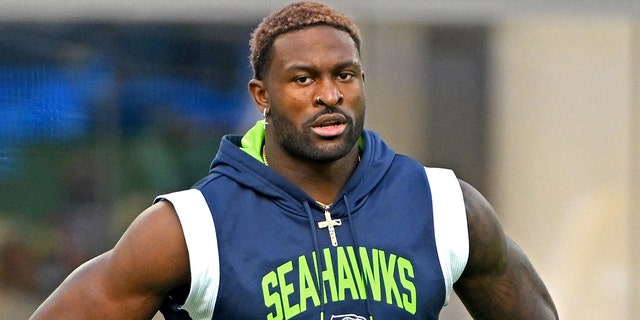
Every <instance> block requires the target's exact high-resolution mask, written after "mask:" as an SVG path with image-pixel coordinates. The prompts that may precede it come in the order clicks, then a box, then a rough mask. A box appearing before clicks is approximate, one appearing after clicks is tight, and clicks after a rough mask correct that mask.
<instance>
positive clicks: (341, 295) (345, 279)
mask: <svg viewBox="0 0 640 320" xmlns="http://www.w3.org/2000/svg"><path fill="white" fill-rule="evenodd" d="M337 253H338V287H339V291H338V299H339V300H340V301H344V300H345V298H346V295H347V292H346V291H347V290H349V291H351V299H353V300H356V299H358V291H357V290H356V283H355V280H354V279H353V274H352V273H351V266H350V265H349V260H347V255H346V253H345V252H344V247H338V248H337Z"/></svg>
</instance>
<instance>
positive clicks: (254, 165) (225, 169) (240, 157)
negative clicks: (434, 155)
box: [210, 124, 395, 217]
mask: <svg viewBox="0 0 640 320" xmlns="http://www.w3.org/2000/svg"><path fill="white" fill-rule="evenodd" d="M255 130H264V129H262V125H260V124H259V125H256V126H255V127H254V128H253V129H251V131H255ZM251 131H250V132H249V133H248V135H249V134H251ZM253 136H254V137H255V136H258V139H264V131H262V132H258V134H257V135H256V134H255V132H254V134H253ZM253 140H254V141H253V143H254V144H260V146H258V148H260V147H261V143H256V141H255V140H256V139H253ZM243 143H244V144H245V145H243ZM246 144H247V139H244V140H243V137H242V136H240V135H227V136H224V137H223V138H222V142H221V144H220V148H219V150H218V153H217V155H216V157H215V159H214V160H213V162H212V164H211V169H210V172H211V173H212V174H216V175H223V176H226V177H227V178H229V179H231V180H233V181H236V182H237V183H238V184H240V185H242V186H244V187H246V188H250V189H253V190H255V192H257V193H259V194H262V195H264V196H265V197H268V198H270V199H271V200H272V201H273V202H274V203H277V205H278V206H279V207H281V208H283V209H284V210H285V211H287V212H290V213H291V214H296V215H300V216H306V215H305V212H304V203H305V202H308V203H309V204H311V205H316V203H315V200H314V199H313V198H311V197H310V196H309V195H307V194H306V193H305V192H304V191H302V189H300V188H299V187H297V186H296V185H294V184H293V183H291V182H289V181H288V180H287V179H285V178H284V177H283V176H281V175H280V174H279V173H277V172H276V171H274V170H272V169H271V168H269V167H267V166H265V165H264V164H263V163H262V161H261V159H260V157H259V156H257V155H256V152H255V151H254V152H250V151H247V150H246V149H247V146H246ZM360 145H361V148H362V155H361V157H360V163H359V164H358V166H357V167H356V169H355V171H354V172H353V174H352V175H351V177H350V178H349V180H348V181H347V183H346V184H345V186H344V187H343V189H342V190H341V192H340V193H339V194H338V196H337V197H336V199H334V203H333V205H332V208H333V210H332V212H334V213H344V212H346V210H345V208H346V207H347V206H348V208H349V209H350V211H352V212H353V213H356V212H357V211H358V209H359V208H360V207H361V206H362V205H363V204H364V202H365V201H366V198H367V195H368V194H369V193H370V191H371V190H372V189H373V188H375V187H376V186H377V185H378V183H379V182H380V180H381V179H382V177H383V176H384V175H385V174H386V172H387V171H388V170H389V167H390V166H391V163H392V162H393V159H394V157H395V152H394V151H393V150H391V149H390V148H389V147H388V146H387V145H386V144H385V143H384V142H383V141H382V140H381V139H380V137H379V136H378V135H377V134H376V133H374V132H372V131H368V130H363V132H362V138H361V144H360ZM254 149H255V146H254ZM258 150H259V149H258ZM345 201H349V203H348V204H347V203H345ZM343 215H346V213H344V214H343ZM336 217H340V216H339V215H337V216H336Z"/></svg>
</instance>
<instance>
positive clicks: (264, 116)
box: [262, 108, 269, 128]
mask: <svg viewBox="0 0 640 320" xmlns="http://www.w3.org/2000/svg"><path fill="white" fill-rule="evenodd" d="M268 110H269V108H264V109H262V118H263V119H262V120H264V127H265V128H267V125H268V124H269V122H267V112H268Z"/></svg>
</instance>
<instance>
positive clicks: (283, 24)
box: [249, 1, 360, 79]
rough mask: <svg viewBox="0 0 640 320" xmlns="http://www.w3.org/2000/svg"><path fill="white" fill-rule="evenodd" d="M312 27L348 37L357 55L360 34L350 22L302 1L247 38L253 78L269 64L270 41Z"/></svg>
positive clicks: (275, 14)
mask: <svg viewBox="0 0 640 320" xmlns="http://www.w3.org/2000/svg"><path fill="white" fill-rule="evenodd" d="M316 25H328V26H331V27H334V28H336V29H339V30H342V31H345V32H346V33H348V34H349V36H351V39H353V42H354V43H355V45H356V49H357V50H358V53H360V31H359V30H358V27H357V26H356V25H355V24H354V23H353V21H352V20H351V18H349V17H347V16H346V15H344V14H343V13H341V12H339V11H337V10H335V9H333V8H331V7H329V6H327V5H324V4H321V3H318V2H312V1H302V2H297V3H292V4H290V5H287V6H285V7H283V8H281V9H279V10H277V11H274V12H273V13H271V14H270V15H269V16H267V17H265V18H264V19H263V20H262V22H261V23H260V24H259V25H258V27H256V29H255V30H254V31H253V33H252V34H251V40H249V46H250V49H251V56H250V58H249V60H250V62H251V67H252V68H253V75H254V77H255V78H256V79H262V77H263V76H264V72H265V69H266V68H267V64H268V63H269V61H270V55H271V47H272V46H273V42H274V40H275V39H276V38H277V37H278V36H280V35H282V34H284V33H287V32H291V31H296V30H301V29H304V28H308V27H311V26H316Z"/></svg>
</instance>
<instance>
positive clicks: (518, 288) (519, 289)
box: [454, 182, 558, 320]
mask: <svg viewBox="0 0 640 320" xmlns="http://www.w3.org/2000/svg"><path fill="white" fill-rule="evenodd" d="M461 187H462V192H463V195H464V200H465V205H466V209H467V223H468V225H469V251H470V252H469V261H468V263H467V267H466V268H465V270H464V272H463V274H462V276H461V278H460V279H459V280H458V282H456V284H455V285H454V289H455V291H456V293H457V295H458V296H459V297H460V299H461V300H462V302H463V304H464V305H465V307H466V308H467V310H468V311H469V313H470V314H471V316H472V317H473V318H474V319H493V320H497V319H536V320H542V319H558V314H557V311H556V308H555V306H554V303H553V301H552V299H551V296H550V295H549V292H548V291H547V288H546V287H545V285H544V283H543V282H542V280H541V279H540V277H539V276H538V274H537V272H536V270H535V269H534V267H533V266H532V265H531V263H530V262H529V260H528V258H527V256H526V255H525V253H524V252H523V251H522V249H520V247H518V245H517V244H516V243H515V242H514V241H513V240H511V239H510V238H509V237H507V236H506V235H505V233H504V231H503V230H502V227H501V226H500V223H499V222H498V219H497V217H496V214H495V212H494V210H493V208H492V207H491V205H489V203H488V202H487V200H486V199H485V198H484V197H483V196H482V195H481V194H480V193H479V192H478V191H477V190H475V189H474V188H473V187H471V186H470V185H468V184H467V183H465V182H461Z"/></svg>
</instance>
